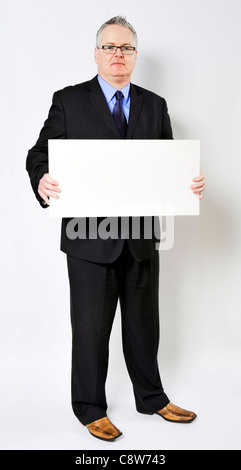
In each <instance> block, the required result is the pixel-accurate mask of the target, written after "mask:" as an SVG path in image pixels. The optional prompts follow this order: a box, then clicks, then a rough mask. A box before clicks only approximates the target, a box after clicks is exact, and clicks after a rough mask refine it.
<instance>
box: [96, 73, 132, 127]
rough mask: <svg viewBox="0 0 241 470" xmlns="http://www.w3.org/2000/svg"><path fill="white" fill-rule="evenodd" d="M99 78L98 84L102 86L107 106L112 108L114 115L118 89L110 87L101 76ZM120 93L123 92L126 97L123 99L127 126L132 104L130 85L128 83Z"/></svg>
mask: <svg viewBox="0 0 241 470" xmlns="http://www.w3.org/2000/svg"><path fill="white" fill-rule="evenodd" d="M97 78H98V82H99V84H100V87H101V89H102V91H103V93H104V95H105V98H106V101H107V104H108V106H109V108H110V112H111V114H112V112H113V109H114V106H115V102H116V97H115V96H114V95H115V93H116V91H117V88H114V87H113V86H112V85H110V83H108V82H106V81H105V80H104V79H103V78H101V77H100V76H99V75H98V76H97ZM120 91H122V93H123V95H124V97H123V98H122V107H123V112H124V115H125V117H126V120H127V124H128V120H129V114H130V103H131V100H130V83H128V84H127V85H126V86H124V87H123V88H121V90H120Z"/></svg>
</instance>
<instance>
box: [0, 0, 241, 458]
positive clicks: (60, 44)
mask: <svg viewBox="0 0 241 470" xmlns="http://www.w3.org/2000/svg"><path fill="white" fill-rule="evenodd" d="M0 5H1V11H0V14H1V27H0V35H1V44H2V49H1V65H2V67H1V78H0V79H1V154H2V155H1V186H0V189H1V193H0V199H1V234H0V237H1V242H0V249H1V287H2V291H1V297H0V307H1V308H0V312H1V313H0V314H1V329H0V340H1V341H0V364H1V384H0V389H1V400H0V415H1V419H0V432H1V439H0V442H1V443H0V446H1V448H2V449H110V448H111V449H114V448H116V449H237V448H240V430H239V422H240V418H241V409H240V402H239V400H240V391H241V378H240V359H241V346H240V344H241V342H240V339H241V334H240V330H241V319H240V278H241V267H240V237H241V233H240V232H241V230H240V229H241V222H240V200H241V198H240V196H241V190H240V170H241V163H240V162H241V159H240V155H241V152H240V151H241V148H240V132H239V129H240V106H241V100H240V96H241V95H240V83H241V73H240V71H241V67H240V43H241V30H240V15H241V4H240V1H239V0H169V1H168V2H166V1H164V0H156V1H155V0H149V1H148V2H146V1H145V2H144V1H140V0H133V1H131V2H130V1H129V0H123V1H122V2H121V4H120V7H119V6H117V7H116V6H112V3H111V2H108V1H107V0H103V1H102V2H97V1H96V0H95V1H93V2H84V1H81V0H68V1H67V0H35V1H34V2H33V1H31V0H21V1H17V0H1V2H0ZM116 14H122V15H124V16H126V17H127V20H128V21H130V22H131V23H132V24H133V26H134V27H135V29H136V31H137V34H138V36H139V54H138V61H137V66H136V69H135V71H134V75H133V82H134V83H137V84H139V85H140V86H143V87H146V88H148V89H150V90H152V91H154V92H156V93H158V94H160V95H161V96H164V97H165V99H166V100H167V103H168V108H169V113H170V116H171V120H172V126H173V131H174V137H175V138H176V139H200V140H201V170H202V172H203V173H204V174H205V176H206V190H205V193H204V198H203V200H202V201H201V215H200V216H199V217H177V218H176V219H175V243H174V247H173V248H172V249H171V250H168V251H163V252H162V253H161V276H160V318H161V342H160V348H159V364H160V370H161V375H162V380H163V383H164V387H165V391H166V393H167V394H168V395H169V397H170V399H171V400H172V401H173V402H174V403H176V404H177V405H179V406H183V407H184V408H188V409H193V410H194V411H195V412H196V413H197V414H198V418H197V420H196V421H195V422H194V423H192V424H191V425H187V426H182V425H176V424H173V423H167V422H165V421H164V420H162V419H160V418H159V417H158V416H144V415H141V414H138V413H137V412H136V410H135V406H134V398H133V393H132V386H131V383H130V380H129V377H128V374H127V371H126V368H125V364H124V361H123V354H122V346H121V335H120V312H119V308H118V309H117V313H116V318H115V322H114V328H113V332H112V336H111V344H110V364H109V373H108V380H107V396H108V403H109V409H108V415H109V417H110V419H111V420H112V421H113V422H114V424H115V425H116V426H117V427H118V428H120V429H121V430H122V432H123V436H122V437H121V438H120V439H119V440H117V441H116V442H115V443H112V444H111V443H105V442H102V441H99V440H97V439H94V438H92V437H91V436H90V435H89V433H88V432H87V430H86V429H85V428H84V427H83V426H81V425H80V424H79V422H78V421H77V419H76V418H75V417H74V415H73V413H72V409H71V405H70V358H71V330H70V320H69V286H68V277H67V269H66V258H65V255H64V254H63V253H62V252H60V251H59V240H60V220H54V219H50V217H49V214H48V210H44V209H42V208H41V207H40V205H39V203H38V202H37V200H36V199H35V196H34V194H33V192H32V190H31V187H30V182H29V178H28V175H27V173H26V171H25V160H26V155H27V151H28V149H29V148H30V147H32V145H33V144H34V143H35V141H36V139H37V137H38V134H39V131H40V129H41V127H42V125H43V122H44V120H45V119H46V117H47V113H48V110H49V107H50V104H51V99H52V94H53V92H54V91H55V90H57V89H60V88H62V87H64V86H66V85H70V84H75V83H79V82H82V81H85V80H88V79H90V78H92V77H93V76H94V75H95V74H96V64H95V63H94V57H93V49H94V46H95V34H96V31H97V29H98V28H99V26H100V25H101V24H102V23H103V22H104V21H105V20H106V19H108V18H110V17H112V16H115V15H116Z"/></svg>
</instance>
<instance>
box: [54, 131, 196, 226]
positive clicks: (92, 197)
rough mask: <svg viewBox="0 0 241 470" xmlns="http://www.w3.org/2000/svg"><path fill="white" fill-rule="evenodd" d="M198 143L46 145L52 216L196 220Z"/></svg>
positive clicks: (56, 142)
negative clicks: (54, 190) (54, 189)
mask: <svg viewBox="0 0 241 470" xmlns="http://www.w3.org/2000/svg"><path fill="white" fill-rule="evenodd" d="M199 173H200V141H199V140H125V139H123V140H122V139H113V140H87V139H86V140H82V139H81V140H74V139H70V140H68V139H66V140H64V139H60V140H57V139H54V140H49V174H50V176H51V177H52V178H54V179H55V180H57V181H58V183H59V187H60V189H61V193H60V194H59V197H58V199H55V198H54V197H51V200H50V216H52V217H99V216H100V217H116V216H127V217H128V216H148V215H149V216H150V215H157V216H162V215H199V199H198V197H197V195H194V194H193V192H192V191H191V189H190V185H191V184H192V183H193V181H192V179H193V178H194V177H195V176H197V175H199Z"/></svg>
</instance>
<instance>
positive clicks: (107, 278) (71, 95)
mask: <svg viewBox="0 0 241 470" xmlns="http://www.w3.org/2000/svg"><path fill="white" fill-rule="evenodd" d="M94 57H95V62H96V64H97V68H98V74H97V76H96V77H94V78H93V79H92V80H90V81H87V82H85V83H81V84H78V85H75V86H68V87H66V88H64V89H62V90H59V91H57V92H55V93H54V95H53V101H52V105H51V108H50V111H49V115H48V118H47V120H46V121H45V123H44V126H43V128H42V130H41V132H40V135H39V138H38V140H37V142H36V144H35V145H34V146H33V147H32V148H31V149H30V150H29V152H28V156H27V162H26V169H27V171H28V173H29V177H30V181H31V184H32V188H33V191H34V193H35V195H36V198H37V199H38V201H39V203H40V204H41V206H42V207H48V206H49V204H51V197H54V198H55V197H58V195H59V193H60V192H61V188H60V187H59V185H58V182H57V181H56V180H55V179H54V175H49V173H48V139H121V138H122V139H123V138H124V139H125V138H126V139H172V138H173V136H172V128H171V123H170V118H169V114H168V109H167V104H166V101H165V99H164V98H162V97H160V96H158V95H156V94H154V93H152V92H150V91H147V90H145V89H143V88H141V87H139V86H136V85H134V84H132V83H131V76H132V72H133V70H134V67H135V65H136V60H137V35H136V32H135V30H134V29H133V27H132V25H130V23H128V22H127V21H126V20H125V18H123V17H120V16H117V17H114V18H111V19H110V20H108V21H107V22H105V23H104V24H103V25H102V26H101V27H100V29H99V31H98V33H97V37H96V47H95V51H94ZM117 145H118V142H117ZM113 158H115V156H114V155H113ZM147 158H148V156H147ZM93 171H94V169H93ZM127 171H128V169H127ZM116 178H118V174H117V175H116ZM190 183H191V182H190ZM133 184H134V181H133ZM190 188H191V190H192V191H193V193H196V194H197V197H199V198H200V199H201V198H202V191H203V190H204V176H203V175H202V174H201V175H198V176H196V177H195V178H194V179H193V184H191V185H190ZM124 190H125V182H124V181H123V191H124ZM103 216H104V214H103ZM104 219H105V218H104V217H103V218H98V219H97V223H98V226H100V223H101V222H102V221H103V220H104ZM153 220H154V219H153V218H152V220H151V222H152V223H153ZM118 222H120V220H119V219H118ZM140 222H141V223H140V227H141V230H140V237H139V239H135V238H134V237H133V238H132V236H131V230H130V234H129V237H127V236H126V237H123V236H122V234H121V233H120V230H118V234H117V237H115V238H111V237H109V238H107V239H103V237H101V234H100V233H98V235H97V237H96V238H95V239H94V238H93V237H91V236H90V235H91V233H90V231H91V226H92V219H91V218H88V219H87V220H86V226H87V236H86V238H85V239H80V238H78V237H76V238H74V237H68V224H69V223H71V219H67V218H63V219H62V227H61V250H62V251H63V252H64V253H66V255H67V266H68V275H69V285H70V311H71V325H72V376H71V399H72V407H73V411H74V413H75V415H76V417H77V418H78V419H79V421H80V422H81V423H82V424H83V425H85V426H86V427H87V429H88V431H89V432H90V433H91V434H92V435H93V436H94V437H97V438H99V439H103V440H106V441H113V440H115V439H117V438H118V437H119V436H121V434H122V432H121V431H120V430H119V429H118V428H117V427H115V425H114V424H113V423H112V422H111V421H110V419H109V417H108V416H107V400H106V394H105V382H106V377H107V369H108V354H109V353H108V351H109V349H108V347H109V338H110V333H111V329H112V323H113V319H114V315H115V311H116V306H117V302H118V299H119V301H120V308H121V321H122V341H123V352H124V357H125V362H126V366H127V369H128V373H129V375H130V379H131V381H132V385H133V392H134V397H135V405H136V409H137V411H138V412H140V413H144V414H150V415H152V414H158V415H159V416H160V417H162V418H164V419H166V420H168V421H172V422H178V423H189V422H192V421H193V420H194V419H195V418H196V414H195V413H193V412H191V411H187V410H184V409H182V408H180V407H178V406H176V405H174V404H173V403H172V402H170V400H169V398H168V396H167V395H166V393H165V392H164V389H163V385H162V382H161V378H160V374H159V369H158V361H157V352H158V344H159V311H158V290H159V253H158V250H156V236H155V234H154V233H153V236H152V238H151V239H145V236H144V231H143V219H142V218H140ZM130 225H131V224H130ZM105 238H106V237H105Z"/></svg>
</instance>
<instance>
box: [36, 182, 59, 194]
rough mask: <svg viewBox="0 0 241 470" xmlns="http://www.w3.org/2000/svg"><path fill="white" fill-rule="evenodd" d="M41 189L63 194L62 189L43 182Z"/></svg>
mask: <svg viewBox="0 0 241 470" xmlns="http://www.w3.org/2000/svg"><path fill="white" fill-rule="evenodd" d="M41 187H42V188H46V189H50V190H51V191H57V192H58V193H60V192H61V189H60V188H59V187H57V186H55V185H54V184H51V183H47V182H46V181H42V182H41Z"/></svg>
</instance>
